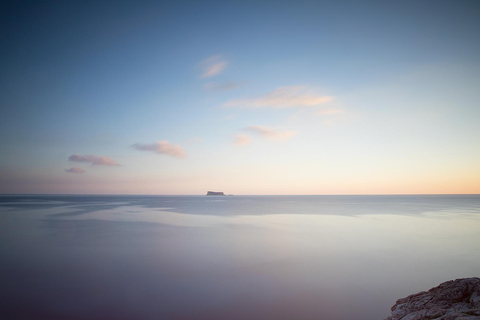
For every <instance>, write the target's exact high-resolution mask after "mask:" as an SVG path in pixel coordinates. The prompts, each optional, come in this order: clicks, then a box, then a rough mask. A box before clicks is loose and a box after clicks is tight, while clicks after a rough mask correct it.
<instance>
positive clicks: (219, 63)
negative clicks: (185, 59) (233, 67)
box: [200, 55, 227, 78]
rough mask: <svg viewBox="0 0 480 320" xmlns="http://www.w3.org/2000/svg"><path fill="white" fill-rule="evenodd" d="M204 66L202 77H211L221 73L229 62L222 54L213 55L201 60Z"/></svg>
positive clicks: (201, 64)
mask: <svg viewBox="0 0 480 320" xmlns="http://www.w3.org/2000/svg"><path fill="white" fill-rule="evenodd" d="M200 66H201V67H202V69H203V71H202V75H201V76H200V77H201V78H209V77H213V76H216V75H217V74H219V73H221V72H222V71H223V70H224V69H225V67H226V66H227V62H226V61H224V60H223V59H222V57H221V56H220V55H216V56H212V57H210V58H208V59H205V60H203V61H202V62H200Z"/></svg>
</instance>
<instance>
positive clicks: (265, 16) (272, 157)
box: [0, 0, 480, 194]
mask: <svg viewBox="0 0 480 320" xmlns="http://www.w3.org/2000/svg"><path fill="white" fill-rule="evenodd" d="M0 15H1V17H0V23H1V29H0V43H1V45H0V55H1V59H0V90H1V92H0V110H1V115H0V193H88V194H95V193H103V194H204V193H205V192H206V191H207V190H217V191H224V192H225V193H233V194H406V193H408V194H412V193H413V194H415V193H480V40H479V39H480V38H479V34H480V1H477V0H473V1H458V0H457V1H453V0H452V1H233V2H230V1H218V2H215V1H192V2H187V1H172V2H166V1H31V2H25V1H3V2H2V4H0Z"/></svg>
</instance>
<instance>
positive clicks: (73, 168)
mask: <svg viewBox="0 0 480 320" xmlns="http://www.w3.org/2000/svg"><path fill="white" fill-rule="evenodd" d="M65 172H68V173H85V170H83V169H82V168H79V167H71V168H70V169H65Z"/></svg>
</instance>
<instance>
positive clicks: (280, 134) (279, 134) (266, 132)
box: [245, 126, 297, 140]
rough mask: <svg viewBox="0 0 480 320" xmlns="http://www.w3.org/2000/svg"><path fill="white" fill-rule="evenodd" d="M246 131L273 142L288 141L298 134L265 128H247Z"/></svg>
mask: <svg viewBox="0 0 480 320" xmlns="http://www.w3.org/2000/svg"><path fill="white" fill-rule="evenodd" d="M245 130H247V131H249V132H251V133H253V134H256V135H258V136H261V137H263V138H267V139H272V140H286V139H289V138H291V137H293V136H294V135H296V134H297V133H296V132H295V131H280V130H274V129H272V128H269V127H265V126H250V127H246V128H245Z"/></svg>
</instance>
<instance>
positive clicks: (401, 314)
mask: <svg viewBox="0 0 480 320" xmlns="http://www.w3.org/2000/svg"><path fill="white" fill-rule="evenodd" d="M427 319H428V320H431V319H435V320H480V278H465V279H457V280H452V281H447V282H444V283H442V284H441V285H439V286H438V287H435V288H432V289H430V290H428V291H423V292H420V293H416V294H412V295H410V296H408V297H406V298H403V299H399V300H397V303H395V305H394V306H393V307H392V315H391V316H390V317H388V318H387V319H385V320H427Z"/></svg>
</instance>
